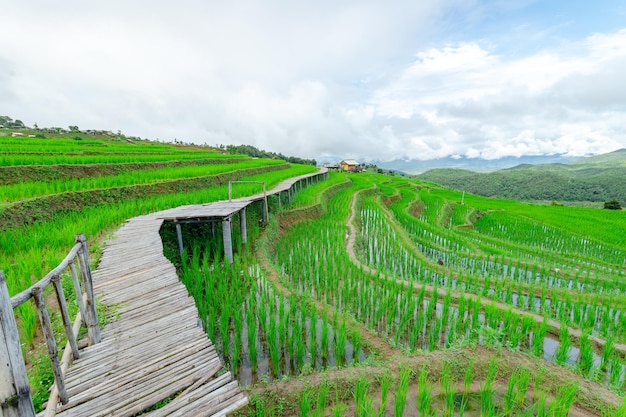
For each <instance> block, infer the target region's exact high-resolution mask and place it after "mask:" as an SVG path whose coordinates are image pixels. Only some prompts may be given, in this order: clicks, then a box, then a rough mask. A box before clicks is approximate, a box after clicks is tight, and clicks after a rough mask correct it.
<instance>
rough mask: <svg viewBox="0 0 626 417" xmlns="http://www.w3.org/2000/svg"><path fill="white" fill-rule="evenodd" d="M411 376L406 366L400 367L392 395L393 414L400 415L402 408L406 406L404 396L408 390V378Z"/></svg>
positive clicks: (400, 416)
mask: <svg viewBox="0 0 626 417" xmlns="http://www.w3.org/2000/svg"><path fill="white" fill-rule="evenodd" d="M410 378H411V370H410V369H409V368H407V367H403V368H402V369H400V380H399V381H398V387H397V389H396V395H395V396H394V416H395V417H402V415H403V414H404V408H405V407H406V396H407V394H408V391H409V380H410Z"/></svg>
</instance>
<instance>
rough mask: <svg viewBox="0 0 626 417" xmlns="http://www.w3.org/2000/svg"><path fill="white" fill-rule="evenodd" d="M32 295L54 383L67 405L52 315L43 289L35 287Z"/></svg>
mask: <svg viewBox="0 0 626 417" xmlns="http://www.w3.org/2000/svg"><path fill="white" fill-rule="evenodd" d="M31 293H32V294H33V299H34V300H35V305H36V306H37V314H38V315H39V321H40V322H41V329H42V330H43V336H44V337H45V339H46V345H47V347H48V355H49V356H50V361H51V362H52V372H53V373H54V383H55V384H56V386H57V389H58V390H59V398H60V399H61V403H62V404H67V402H68V400H69V397H68V395H67V390H66V389H65V382H64V381H63V373H62V372H61V363H60V362H59V353H58V350H57V343H56V341H55V340H54V333H53V332H52V325H51V324H50V315H49V314H48V309H47V308H46V302H45V301H44V299H43V289H42V288H41V287H39V286H37V285H35V286H34V287H33V288H32V290H31Z"/></svg>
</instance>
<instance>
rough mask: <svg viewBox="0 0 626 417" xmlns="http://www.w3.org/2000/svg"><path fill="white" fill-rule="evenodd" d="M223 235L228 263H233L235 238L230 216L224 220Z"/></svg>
mask: <svg viewBox="0 0 626 417" xmlns="http://www.w3.org/2000/svg"><path fill="white" fill-rule="evenodd" d="M222 235H223V239H224V256H225V257H226V259H228V263H231V264H232V263H233V240H232V236H231V233H230V217H229V218H227V219H224V220H222Z"/></svg>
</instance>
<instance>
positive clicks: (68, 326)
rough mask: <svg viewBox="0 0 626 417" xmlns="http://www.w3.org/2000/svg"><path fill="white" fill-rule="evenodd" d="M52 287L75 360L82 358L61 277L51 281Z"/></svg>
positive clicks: (53, 278)
mask: <svg viewBox="0 0 626 417" xmlns="http://www.w3.org/2000/svg"><path fill="white" fill-rule="evenodd" d="M51 281H52V285H54V289H55V290H56V291H55V292H56V295H57V301H58V302H59V308H60V309H61V318H62V319H63V327H65V334H66V335H67V341H68V342H69V344H70V346H71V347H72V355H73V356H74V359H78V358H80V353H79V352H78V343H77V342H76V335H75V334H74V330H72V320H71V319H70V314H69V311H68V310H67V302H66V301H65V294H64V293H63V285H61V277H60V276H59V275H55V276H53V277H52V279H51Z"/></svg>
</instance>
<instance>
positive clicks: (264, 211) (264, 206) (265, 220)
mask: <svg viewBox="0 0 626 417" xmlns="http://www.w3.org/2000/svg"><path fill="white" fill-rule="evenodd" d="M261 201H262V204H263V214H262V215H261V219H262V220H263V224H265V223H267V221H268V220H269V219H268V208H267V198H264V199H263V200H261Z"/></svg>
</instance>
